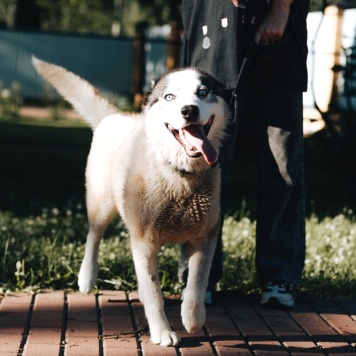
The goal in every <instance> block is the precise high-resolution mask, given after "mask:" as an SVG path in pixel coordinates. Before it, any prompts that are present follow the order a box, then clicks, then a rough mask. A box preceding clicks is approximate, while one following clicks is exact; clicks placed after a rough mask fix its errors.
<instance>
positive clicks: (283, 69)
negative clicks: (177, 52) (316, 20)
mask: <svg viewBox="0 0 356 356" xmlns="http://www.w3.org/2000/svg"><path fill="white" fill-rule="evenodd" d="M308 11H309V1H308V0H183V1H182V20H183V26H184V46H183V47H184V50H183V61H184V63H183V65H184V66H196V67H200V68H203V69H204V70H206V71H208V72H210V73H211V74H213V75H214V76H215V77H216V78H217V79H218V80H219V81H220V82H221V83H222V84H223V85H224V88H225V94H226V99H227V100H228V101H229V102H231V103H232V104H231V110H232V111H234V113H233V117H234V120H232V121H231V123H230V125H229V128H228V135H227V139H226V140H225V142H224V143H223V146H222V149H221V154H220V157H221V159H220V165H221V167H222V217H223V215H224V195H225V194H226V192H225V189H224V188H225V187H226V181H227V179H228V168H229V165H230V164H231V161H232V156H233V153H234V147H235V139H236V133H237V126H238V122H239V121H240V120H244V119H245V118H246V119H247V120H249V121H250V122H251V124H252V125H253V132H254V133H255V143H256V145H255V146H256V147H255V148H256V155H257V160H256V161H257V175H258V176H257V181H258V187H257V227H256V261H255V262H256V271H257V275H258V278H259V281H260V282H261V285H262V297H261V304H262V305H266V306H278V307H292V306H294V296H293V286H294V285H295V284H297V283H298V282H300V279H301V275H302V271H303V268H304V260H305V207H304V205H305V198H304V168H303V91H306V90H307V81H308V80H307V66H306V58H307V53H308V49H307V26H306V18H307V14H308ZM245 58H249V59H250V62H249V63H250V64H249V68H248V72H247V77H246V80H245V81H244V83H243V87H242V92H241V95H240V96H239V100H238V106H236V105H233V103H234V96H233V89H234V87H235V85H236V81H237V78H238V75H239V72H240V70H241V67H242V63H243V60H244V59H245ZM222 220H223V219H222ZM186 254H187V252H186V249H185V246H183V247H182V253H181V260H180V266H179V277H180V278H181V279H182V280H184V278H185V275H186V272H187V263H186V261H187V256H186ZM221 277H222V242H221V231H220V236H219V239H218V243H217V248H216V252H215V256H214V260H213V264H212V268H211V273H210V278H209V286H208V290H207V295H206V302H207V303H210V302H211V292H212V291H213V290H214V288H215V286H216V284H217V283H218V281H219V280H220V279H221Z"/></svg>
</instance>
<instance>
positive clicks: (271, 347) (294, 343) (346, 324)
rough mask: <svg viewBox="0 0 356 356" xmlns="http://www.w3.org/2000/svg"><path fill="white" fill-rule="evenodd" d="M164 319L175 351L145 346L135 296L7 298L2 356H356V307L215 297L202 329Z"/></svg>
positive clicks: (342, 301) (0, 318) (1, 318)
mask: <svg viewBox="0 0 356 356" xmlns="http://www.w3.org/2000/svg"><path fill="white" fill-rule="evenodd" d="M166 312H167V315H168V317H169V320H170V322H171V325H172V327H173V328H174V330H176V331H177V332H178V334H179V335H180V336H181V337H182V342H181V345H180V347H179V348H163V347H161V346H157V345H153V344H152V343H151V342H150V340H149V332H148V326H147V322H146V319H145V316H144V312H143V307H142V304H141V303H140V302H139V301H138V299H137V294H136V293H125V292H122V291H102V292H101V294H100V295H98V296H94V295H90V296H83V295H81V294H79V293H68V294H66V293H65V292H63V291H55V292H43V293H39V294H36V295H26V294H9V295H6V296H5V297H4V298H3V299H2V300H1V302H0V355H1V356H2V355H18V356H19V355H24V356H41V355H45V356H51V355H59V356H61V355H68V356H69V355H83V356H87V355H98V356H101V355H103V356H104V355H105V356H111V355H115V356H117V355H124V356H131V355H135V356H136V355H154V356H159V355H164V356H166V355H183V356H188V355H189V356H196V355H201V356H210V355H212V356H214V355H215V356H216V355H221V356H226V355H229V356H230V355H309V354H313V355H356V299H353V298H349V297H345V298H334V299H326V298H322V299H321V298H315V299H314V298H303V299H299V300H298V301H297V304H296V306H295V308H293V309H292V310H290V311H283V310H273V309H266V308H261V307H260V306H259V305H258V299H257V297H255V296H237V295H234V294H218V295H217V298H216V300H215V302H214V304H213V305H212V306H209V307H208V308H207V322H206V325H205V327H204V329H203V330H202V331H201V332H200V333H199V334H195V335H189V334H188V333H187V332H185V330H184V328H183V326H182V324H181V320H180V302H179V300H178V299H177V298H170V299H166Z"/></svg>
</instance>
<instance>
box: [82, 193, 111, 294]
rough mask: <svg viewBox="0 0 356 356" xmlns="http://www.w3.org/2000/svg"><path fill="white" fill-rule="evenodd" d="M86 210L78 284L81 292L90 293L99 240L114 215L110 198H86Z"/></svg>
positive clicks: (96, 273) (96, 268) (94, 276)
mask: <svg viewBox="0 0 356 356" xmlns="http://www.w3.org/2000/svg"><path fill="white" fill-rule="evenodd" d="M87 211H88V220H89V232H88V235H87V241H86V245H85V253H84V258H83V261H82V264H81V267H80V271H79V277H78V285H79V289H80V291H81V292H82V293H84V294H87V293H90V292H91V291H92V290H93V288H94V286H95V283H96V279H97V276H98V252H99V244H100V240H101V238H102V236H103V234H104V232H105V230H106V228H107V227H108V225H109V223H110V221H111V220H112V219H113V217H114V216H115V208H114V205H113V204H112V202H111V201H110V199H107V200H105V201H101V202H100V200H99V199H97V200H96V199H88V201H87Z"/></svg>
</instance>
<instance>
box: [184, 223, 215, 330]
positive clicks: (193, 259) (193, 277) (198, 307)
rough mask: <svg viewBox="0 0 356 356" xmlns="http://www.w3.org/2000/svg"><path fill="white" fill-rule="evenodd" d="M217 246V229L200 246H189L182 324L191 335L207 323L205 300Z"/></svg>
mask: <svg viewBox="0 0 356 356" xmlns="http://www.w3.org/2000/svg"><path fill="white" fill-rule="evenodd" d="M215 245H216V229H214V233H213V234H212V236H210V238H209V239H207V240H205V241H203V242H202V243H200V244H188V255H189V272H188V280H187V286H186V288H185V289H184V294H183V303H182V309H181V316H182V322H183V325H184V327H185V329H186V330H187V331H188V332H189V333H195V332H198V331H199V330H201V328H202V327H203V325H204V323H205V305H204V298H205V292H206V288H207V286H208V278H209V272H210V267H211V262H212V260H213V256H214V250H215Z"/></svg>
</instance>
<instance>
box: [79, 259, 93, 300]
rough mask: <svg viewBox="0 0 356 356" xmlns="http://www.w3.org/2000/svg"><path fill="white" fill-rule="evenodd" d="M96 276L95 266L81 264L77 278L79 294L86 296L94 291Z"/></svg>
mask: <svg viewBox="0 0 356 356" xmlns="http://www.w3.org/2000/svg"><path fill="white" fill-rule="evenodd" d="M97 275H98V268H97V264H93V265H91V266H90V267H87V266H84V264H82V266H81V267H80V271H79V276H78V285H79V290H80V291H81V293H83V294H88V293H90V292H91V291H92V290H93V289H94V286H95V283H96V279H97Z"/></svg>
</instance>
